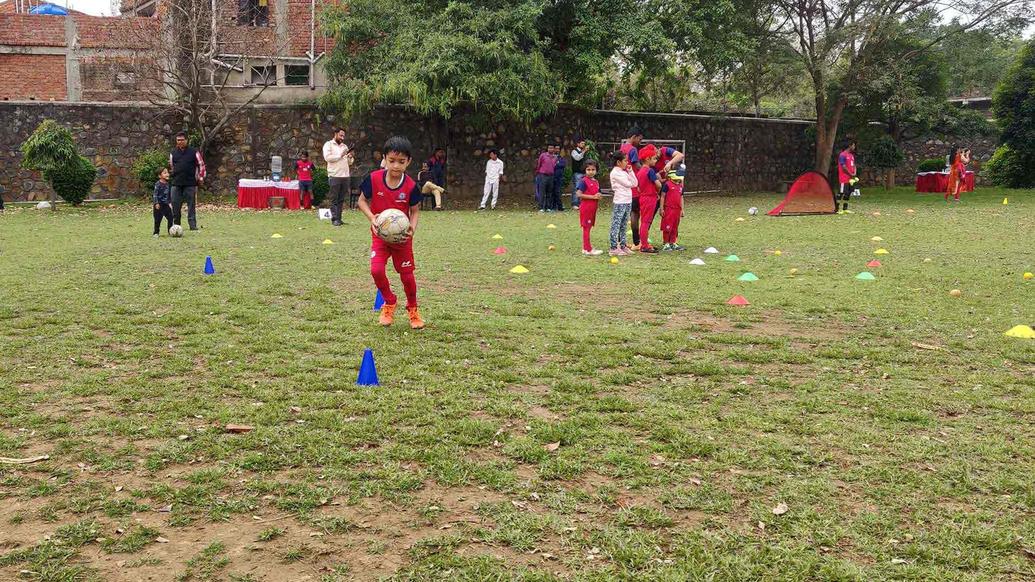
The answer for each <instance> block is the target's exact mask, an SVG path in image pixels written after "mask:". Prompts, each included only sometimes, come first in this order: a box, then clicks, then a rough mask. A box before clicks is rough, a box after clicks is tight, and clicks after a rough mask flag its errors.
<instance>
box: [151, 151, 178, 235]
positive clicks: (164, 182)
mask: <svg viewBox="0 0 1035 582" xmlns="http://www.w3.org/2000/svg"><path fill="white" fill-rule="evenodd" d="M151 203H152V204H154V208H152V209H151V214H152V215H154V219H155V233H154V235H153V236H154V237H155V238H158V227H159V226H161V225H162V218H165V219H166V220H168V221H169V225H168V226H167V227H166V228H165V230H169V229H170V228H172V225H173V207H172V198H171V197H170V195H169V168H162V171H161V172H158V181H157V182H155V191H154V194H152V195H151Z"/></svg>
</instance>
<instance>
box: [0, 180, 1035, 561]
mask: <svg viewBox="0 0 1035 582" xmlns="http://www.w3.org/2000/svg"><path fill="white" fill-rule="evenodd" d="M1002 195H1003V194H1002V193H1001V192H996V191H991V190H986V191H982V192H980V193H978V194H976V195H972V196H969V197H968V198H967V199H966V201H965V202H964V203H962V204H960V205H953V206H948V207H946V206H945V205H943V203H942V202H941V200H940V199H936V198H935V197H930V196H929V197H919V196H917V195H914V194H912V193H910V192H907V191H904V190H896V191H893V192H890V193H882V194H878V195H873V194H872V193H870V192H867V198H865V199H864V201H863V202H862V203H860V204H856V205H855V206H856V210H857V211H858V213H857V214H854V215H849V216H838V217H801V218H782V219H771V218H761V217H755V218H749V220H747V221H746V222H734V218H735V217H736V216H739V215H741V214H744V209H746V208H747V207H748V206H751V205H757V206H760V207H767V206H768V204H769V203H771V202H772V197H769V198H768V199H765V198H763V197H761V196H756V197H744V198H736V199H732V198H723V199H703V200H692V201H690V203H689V207H688V212H687V215H688V216H687V218H686V219H685V222H684V227H683V228H682V231H683V234H682V241H681V242H682V243H683V244H685V245H687V246H688V247H689V248H691V249H693V250H692V251H688V252H687V253H683V254H664V255H660V256H654V257H639V256H638V257H632V258H628V259H622V260H621V262H620V263H619V264H617V265H612V264H609V263H608V262H607V261H606V259H587V258H584V257H582V256H579V255H578V250H579V240H580V239H579V233H578V231H577V229H576V225H575V217H574V215H572V214H571V213H568V214H563V215H551V216H542V215H538V214H529V213H518V212H501V213H491V214H486V213H480V214H472V213H457V212H445V213H435V214H429V215H426V216H425V218H424V220H422V230H421V232H420V233H418V242H417V261H418V265H419V267H420V270H419V272H418V280H419V282H420V284H421V285H422V297H421V299H422V304H423V311H424V314H425V317H426V318H427V319H428V321H429V322H430V325H429V328H428V329H426V330H424V331H423V332H421V333H414V332H411V331H410V330H409V329H408V327H406V326H404V325H401V324H400V325H397V326H395V327H393V328H391V329H388V330H385V329H381V328H379V327H377V326H376V324H375V318H374V314H373V313H372V312H371V310H370V307H371V303H372V300H373V295H374V290H373V286H372V283H371V282H370V280H369V275H368V274H367V269H368V263H367V252H368V251H367V238H366V237H367V235H366V234H365V229H364V228H363V226H362V225H361V222H360V220H359V217H358V215H356V214H352V215H350V216H349V217H348V220H347V225H346V227H345V228H342V229H332V227H330V226H329V225H328V224H327V223H321V222H317V221H316V220H315V218H314V217H313V216H312V215H311V214H308V213H306V214H283V213H281V214H277V213H251V212H237V211H230V210H221V211H209V212H206V213H203V214H202V216H201V223H202V225H203V226H204V229H203V230H202V231H201V232H199V233H187V234H188V236H186V237H185V238H183V239H181V240H175V239H169V238H164V237H163V238H161V239H159V240H152V239H151V238H150V236H149V229H150V225H149V223H150V220H151V218H150V213H149V212H147V209H146V208H132V207H131V208H125V207H123V208H117V209H87V210H82V211H76V210H71V209H63V210H62V211H60V212H57V213H50V212H35V211H31V210H17V211H9V212H8V213H7V214H5V215H0V264H2V265H3V267H2V269H0V289H2V294H0V456H5V457H29V456H33V455H41V454H47V455H50V459H49V460H46V461H41V462H37V463H32V464H27V465H0V499H2V503H0V578H3V579H15V578H18V577H21V578H24V579H33V580H170V579H178V580H240V581H244V580H270V581H273V580H295V579H310V580H327V581H330V580H371V579H377V578H380V577H387V578H390V579H397V580H440V579H450V580H486V579H493V580H495V579H519V580H552V579H588V580H612V579H613V580H620V579H657V580H687V579H693V580H730V581H733V580H802V579H817V580H818V579H822V580H830V579H834V580H879V579H908V580H936V579H938V580H1018V581H1019V580H1030V579H1032V578H1033V577H1035V560H1033V559H1032V557H1031V556H1032V555H1033V554H1032V553H1031V552H1032V551H1033V550H1035V519H1033V514H1035V484H1033V479H1032V475H1035V461H1033V457H1032V455H1031V443H1032V442H1035V428H1033V427H1035V380H1033V378H1035V342H1030V341H1023V340H1012V339H1009V338H1005V337H1003V336H1002V332H1003V331H1004V330H1006V329H1007V328H1009V327H1011V326H1013V325H1015V324H1018V323H1028V324H1031V323H1033V322H1035V299H1033V295H1032V294H1033V293H1035V291H1033V288H1035V287H1033V286H1035V282H1029V283H1025V282H1024V281H1022V279H1021V273H1022V272H1024V271H1031V270H1035V252H1033V250H1032V242H1031V232H1033V229H1035V196H1033V195H1032V193H1019V192H1012V193H1010V200H1011V202H1010V205H1009V206H1002V205H1001V204H999V202H1000V200H1001V199H1002ZM907 208H914V209H916V212H915V213H907V212H906V209H907ZM874 211H879V212H880V215H879V216H874V215H872V214H871V213H872V212H874ZM601 218H602V220H601V221H600V222H602V223H603V222H605V221H604V220H603V216H602V217H601ZM549 222H553V223H555V224H557V226H558V228H557V229H556V230H553V229H546V228H545V227H546V224H547V223H549ZM274 232H279V233H281V234H283V235H284V236H283V238H280V239H271V238H270V235H271V234H273V233H274ZM497 232H498V233H500V234H502V235H503V237H504V240H503V244H504V245H505V246H506V247H507V248H508V254H506V255H504V256H496V255H493V254H492V253H491V250H492V248H494V247H495V246H496V245H497V243H496V241H493V240H491V238H490V237H491V236H492V235H493V234H494V233H497ZM605 236H606V229H605V228H598V229H597V231H596V232H595V234H594V238H595V240H596V242H597V243H598V244H602V243H603V238H604V237H605ZM873 236H881V237H883V238H884V239H885V240H884V242H882V243H881V246H883V247H886V248H888V249H889V250H890V251H891V254H890V255H887V256H886V257H882V258H881V261H882V263H883V266H882V267H879V268H876V269H873V271H874V272H875V274H876V275H877V280H876V281H874V282H868V283H867V282H862V281H856V280H855V279H854V278H853V277H854V275H855V274H857V273H858V272H860V271H863V270H865V264H866V262H867V261H869V260H870V259H871V258H873V251H874V249H875V248H877V247H876V245H875V244H874V243H872V242H871V241H870V238H871V237H873ZM328 237H329V238H331V239H333V240H334V242H335V244H334V245H322V244H320V243H321V241H322V240H323V239H324V238H328ZM551 243H552V244H556V245H557V246H558V249H559V250H557V251H548V250H547V246H548V245H549V244H551ZM710 245H714V246H716V247H718V248H719V249H720V250H721V251H723V254H726V253H736V254H737V255H739V256H740V257H741V259H742V262H740V263H727V262H724V261H722V260H721V258H714V256H710V255H702V256H704V258H705V260H706V261H707V262H708V265H707V266H705V267H693V266H690V265H688V264H687V262H688V261H689V259H691V258H693V257H694V256H697V253H699V252H700V250H701V249H703V248H704V247H706V246H710ZM775 249H780V250H781V254H780V255H775V254H774V253H772V252H771V251H773V250H775ZM206 255H211V256H212V257H213V260H214V261H215V265H216V269H217V274H216V275H215V276H212V277H205V276H203V275H202V274H201V267H202V265H203V261H204V258H205V256H206ZM925 259H930V261H926V262H925ZM518 263H520V264H523V265H525V266H526V267H528V268H529V269H530V270H531V273H529V274H528V275H524V276H515V275H510V274H508V273H507V269H509V268H510V267H512V266H513V265H515V264H518ZM791 268H796V269H798V270H799V274H798V275H797V276H794V277H792V276H790V275H789V274H788V271H789V269H791ZM744 271H752V272H754V273H755V274H756V275H758V276H759V277H760V280H759V281H757V282H753V283H742V282H738V281H737V280H736V277H737V276H738V275H740V274H741V273H742V272H744ZM393 279H394V277H393ZM953 288H958V289H961V290H962V292H963V295H962V297H960V298H953V297H950V296H949V295H948V291H949V290H950V289H953ZM734 293H741V294H744V295H745V296H747V297H748V299H749V300H750V301H751V302H752V306H750V307H748V308H743V309H736V308H731V307H727V306H726V305H725V303H724V302H725V300H726V299H728V298H729V297H730V296H731V295H733V294H734ZM365 347H371V348H373V349H374V352H375V356H376V358H377V361H378V365H379V371H380V374H381V379H382V386H381V387H379V388H363V387H357V386H355V385H354V380H355V375H356V371H357V367H358V364H359V361H360V356H361V354H362V351H363V348H365ZM227 423H237V424H247V425H252V426H254V427H255V430H253V431H251V432H247V433H243V434H229V433H227V432H225V431H224V430H223V427H224V426H225V425H226V424H227ZM550 444H557V447H556V450H548V449H547V448H546V447H545V446H546V445H550ZM550 448H553V447H550ZM781 503H782V504H786V506H787V512H786V513H783V514H781V515H775V514H774V513H773V508H775V507H776V506H778V505H779V504H781Z"/></svg>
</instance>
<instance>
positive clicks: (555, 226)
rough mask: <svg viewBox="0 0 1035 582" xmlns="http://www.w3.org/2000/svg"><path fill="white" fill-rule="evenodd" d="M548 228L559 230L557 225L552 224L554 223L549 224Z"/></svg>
mask: <svg viewBox="0 0 1035 582" xmlns="http://www.w3.org/2000/svg"><path fill="white" fill-rule="evenodd" d="M546 228H557V225H556V224H552V223H551V224H547V225H546Z"/></svg>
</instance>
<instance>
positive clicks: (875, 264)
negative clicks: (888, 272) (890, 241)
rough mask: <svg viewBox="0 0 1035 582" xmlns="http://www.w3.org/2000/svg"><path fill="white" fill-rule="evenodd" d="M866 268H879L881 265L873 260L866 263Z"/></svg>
mask: <svg viewBox="0 0 1035 582" xmlns="http://www.w3.org/2000/svg"><path fill="white" fill-rule="evenodd" d="M866 266H867V267H880V266H882V265H881V264H880V261H878V260H877V259H873V260H872V261H870V262H869V263H866Z"/></svg>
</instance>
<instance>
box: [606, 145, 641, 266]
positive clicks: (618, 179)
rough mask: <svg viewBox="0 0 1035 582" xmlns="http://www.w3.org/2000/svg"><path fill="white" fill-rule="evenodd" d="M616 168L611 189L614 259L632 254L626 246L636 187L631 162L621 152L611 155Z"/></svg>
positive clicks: (612, 169) (611, 251) (612, 174)
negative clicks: (612, 196)
mask: <svg viewBox="0 0 1035 582" xmlns="http://www.w3.org/2000/svg"><path fill="white" fill-rule="evenodd" d="M611 159H612V160H614V164H615V165H614V167H613V168H611V176H610V178H611V189H612V190H613V191H614V210H612V211H611V240H610V242H611V250H610V251H609V252H608V254H609V255H611V256H612V257H614V256H624V255H630V254H632V251H631V250H630V249H629V245H628V244H626V243H627V241H626V238H625V237H626V232H627V228H628V224H629V214H630V213H631V212H632V198H633V196H632V191H633V188H635V187H636V185H637V183H638V182H637V181H636V175H635V174H633V172H632V169H631V168H630V167H629V160H627V159H626V157H625V154H623V153H622V152H621V151H617V152H614V153H613V154H611Z"/></svg>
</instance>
